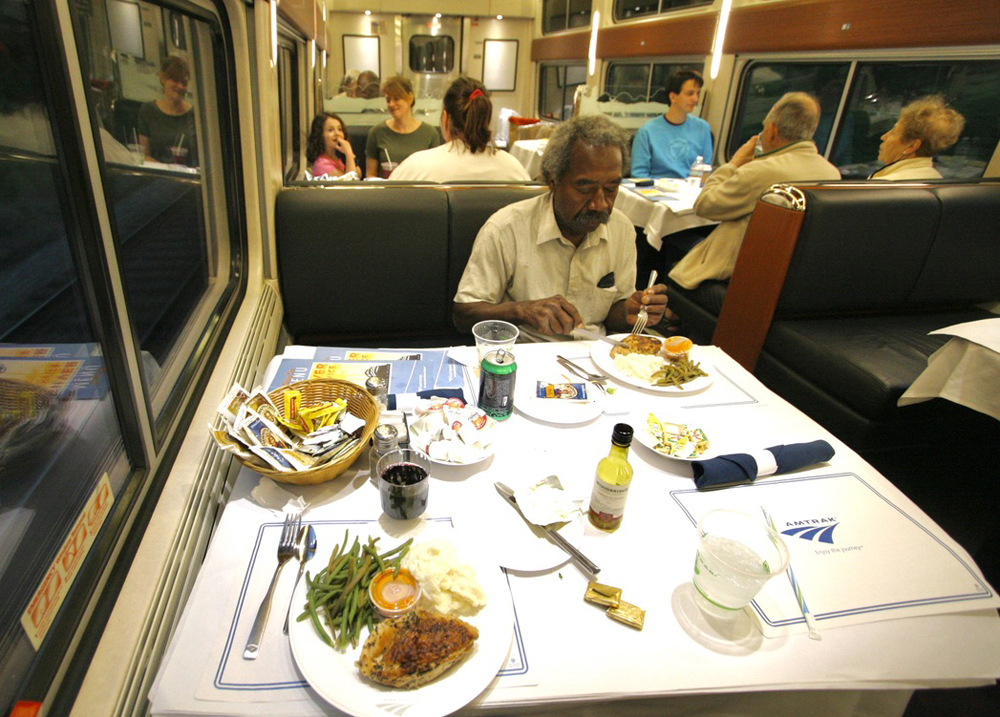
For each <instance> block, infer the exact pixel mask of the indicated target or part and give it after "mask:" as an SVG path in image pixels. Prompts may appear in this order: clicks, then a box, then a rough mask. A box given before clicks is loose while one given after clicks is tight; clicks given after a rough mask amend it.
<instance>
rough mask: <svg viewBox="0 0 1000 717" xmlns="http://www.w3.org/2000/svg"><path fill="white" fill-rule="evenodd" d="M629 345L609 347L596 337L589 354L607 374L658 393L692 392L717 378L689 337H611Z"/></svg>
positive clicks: (645, 335) (643, 335) (684, 393)
mask: <svg viewBox="0 0 1000 717" xmlns="http://www.w3.org/2000/svg"><path fill="white" fill-rule="evenodd" d="M611 338H612V339H616V340H618V341H622V342H624V343H625V344H627V347H622V346H611V347H609V346H608V344H606V343H605V342H603V341H595V342H594V343H593V344H592V345H591V347H590V357H591V358H592V359H593V361H594V363H595V364H596V365H597V368H599V369H600V370H601V371H602V372H603V373H604V374H605V375H607V376H610V377H611V378H613V379H615V380H617V381H621V382H622V383H625V384H628V385H629V386H635V387H636V388H644V389H647V390H650V391H655V392H657V393H669V394H679V395H690V394H692V393H698V392H699V391H703V390H705V389H706V388H708V387H709V386H711V385H712V383H713V382H714V381H715V378H714V377H713V376H712V372H711V367H710V366H709V365H708V364H706V363H705V362H704V361H701V360H699V358H698V353H699V352H698V347H697V346H695V345H694V344H692V343H691V340H690V339H686V338H684V337H682V336H671V337H669V338H667V339H661V338H659V337H657V336H650V335H648V334H616V335H614V336H612V337H611Z"/></svg>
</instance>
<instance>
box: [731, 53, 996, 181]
mask: <svg viewBox="0 0 1000 717" xmlns="http://www.w3.org/2000/svg"><path fill="white" fill-rule="evenodd" d="M852 65H853V74H852V75H851V78H852V79H851V86H850V88H849V91H848V93H847V97H848V99H847V102H846V103H845V104H843V105H842V103H841V100H842V97H843V96H844V88H845V84H846V82H847V77H848V73H849V71H850V70H851V69H852ZM795 91H803V92H810V93H812V94H813V95H815V96H816V97H817V98H818V99H819V101H820V106H821V108H822V115H821V117H820V122H819V127H818V128H817V130H816V136H815V140H816V146H817V147H818V148H819V150H820V152H823V153H825V154H826V156H827V157H828V158H829V159H830V161H831V162H832V163H833V164H835V165H836V166H837V168H838V169H840V171H841V174H842V175H843V176H844V177H845V178H848V179H863V178H865V177H868V176H869V175H871V173H872V172H874V171H875V170H876V169H878V168H879V167H881V166H882V165H881V163H880V162H879V161H878V148H879V144H880V143H881V137H882V135H883V134H884V133H885V132H887V131H888V130H889V129H891V128H892V126H893V125H894V124H895V122H896V118H897V117H898V116H899V112H900V110H901V109H902V108H903V106H904V105H906V104H908V103H909V102H911V101H912V100H914V99H916V98H918V97H923V96H925V95H929V94H942V95H944V97H945V99H946V101H947V102H948V104H949V105H951V106H952V107H953V108H954V109H955V110H956V111H958V112H959V113H961V114H962V115H963V116H964V117H965V120H966V124H965V130H964V132H963V134H962V137H961V138H960V139H959V141H958V143H957V144H956V145H955V146H954V147H952V148H951V149H949V150H946V151H945V152H943V153H942V154H941V155H939V156H938V157H936V158H935V166H936V168H937V170H938V171H939V172H940V173H941V174H942V176H944V177H946V178H947V177H965V178H971V177H981V176H982V175H983V172H984V171H985V169H986V165H987V164H988V163H989V161H990V158H991V157H992V155H993V152H994V150H995V149H996V146H997V143H998V141H1000V126H998V124H997V120H996V117H997V112H996V98H997V97H998V96H1000V62H998V61H996V60H964V61H955V60H948V61H940V62H929V61H917V62H901V61H895V62H889V61H886V62H871V61H857V62H853V63H849V62H826V63H820V62H794V63H772V62H766V63H765V62H754V63H751V64H750V65H748V67H747V69H746V71H745V73H744V76H743V82H742V86H741V89H740V101H739V106H738V107H737V110H736V118H737V119H736V122H735V123H734V127H735V129H734V131H733V132H732V134H731V135H730V137H729V142H728V144H727V150H728V155H727V156H732V154H733V152H735V151H736V149H737V148H738V147H739V146H740V145H741V144H743V143H744V142H745V141H746V140H747V139H748V138H750V137H751V136H753V135H754V134H756V133H757V132H759V131H760V127H761V122H762V121H763V119H764V116H765V115H766V114H767V112H768V110H769V109H770V108H771V105H773V104H774V103H775V102H776V101H777V100H778V98H780V97H781V96H782V95H783V94H784V93H786V92H795Z"/></svg>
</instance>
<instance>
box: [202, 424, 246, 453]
mask: <svg viewBox="0 0 1000 717" xmlns="http://www.w3.org/2000/svg"><path fill="white" fill-rule="evenodd" d="M208 430H209V431H211V433H212V438H214V439H215V443H216V445H218V446H219V448H220V449H222V450H223V451H226V452H227V453H233V454H235V455H237V456H239V457H240V458H244V459H249V458H250V456H251V455H252V454H251V453H250V446H248V445H247V444H246V443H244V442H243V441H242V440H240V439H239V438H238V437H237V436H234V435H233V434H232V433H230V432H229V431H226V430H219V429H217V428H215V426H213V425H212V424H211V423H209V424H208Z"/></svg>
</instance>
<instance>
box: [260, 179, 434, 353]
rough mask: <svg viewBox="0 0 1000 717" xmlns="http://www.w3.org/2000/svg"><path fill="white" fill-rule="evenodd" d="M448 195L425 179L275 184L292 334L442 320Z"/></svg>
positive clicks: (401, 328) (428, 327)
mask: <svg viewBox="0 0 1000 717" xmlns="http://www.w3.org/2000/svg"><path fill="white" fill-rule="evenodd" d="M447 202H448V199H447V196H446V195H445V194H444V193H443V192H441V191H438V190H436V189H433V188H430V187H391V186H384V185H383V186H358V187H350V186H345V187H338V188H335V189H327V188H321V187H316V188H301V189H300V188H295V189H286V190H283V191H282V192H281V193H279V195H278V199H277V203H276V217H275V226H276V234H277V238H278V241H277V247H278V273H279V281H280V285H281V293H282V297H283V299H284V307H285V325H286V327H287V328H288V330H289V332H290V333H291V334H292V336H294V337H306V336H317V335H374V334H386V333H392V332H398V333H412V332H419V331H423V332H425V333H436V332H437V333H440V332H441V331H444V330H449V329H450V327H451V316H450V312H449V311H448V310H447V307H448V297H446V292H447V287H448V225H447V222H446V221H445V218H446V217H447V216H448V206H447Z"/></svg>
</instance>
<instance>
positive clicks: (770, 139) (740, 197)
mask: <svg viewBox="0 0 1000 717" xmlns="http://www.w3.org/2000/svg"><path fill="white" fill-rule="evenodd" d="M819 115H820V111H819V102H817V101H816V98H814V97H813V96H812V95H808V94H806V93H805V92H789V93H788V94H786V95H785V96H784V97H782V98H781V99H779V100H778V101H777V102H776V103H775V104H774V106H773V107H772V108H771V110H770V111H769V112H768V113H767V116H766V117H765V118H764V129H763V130H762V131H761V133H760V135H754V136H753V137H751V138H750V139H748V140H747V141H746V143H745V144H744V145H743V146H742V147H740V148H739V149H738V150H736V153H735V154H733V156H732V159H730V160H729V161H728V162H727V163H726V164H724V165H722V166H721V167H719V168H718V169H717V170H715V171H714V172H712V174H711V175H710V176H709V178H708V180H707V181H706V182H705V187H704V188H703V189H702V190H701V194H699V195H698V199H697V200H696V201H695V203H694V211H695V214H697V215H698V216H700V217H705V218H706V219H714V220H717V221H720V222H721V224H719V226H717V227H716V228H715V229H714V230H713V231H712V233H711V234H709V235H708V238H706V239H705V240H704V241H703V242H701V243H700V244H698V245H697V246H695V247H694V248H693V249H691V251H689V252H688V253H687V254H686V255H685V256H684V258H683V259H681V260H680V261H679V262H677V264H676V265H675V266H674V268H673V269H672V270H671V272H670V274H669V276H670V278H671V279H672V280H674V281H676V282H677V283H678V284H680V285H681V286H683V287H684V288H685V289H695V288H697V287H698V286H699V285H700V284H701V282H703V281H707V280H709V279H719V280H723V279H728V278H729V277H731V276H732V275H733V267H735V266H736V257H737V256H738V255H739V253H740V247H741V246H742V245H743V235H744V234H745V233H746V230H747V225H748V224H749V223H750V216H751V215H752V214H753V210H754V207H756V206H757V200H758V199H759V198H760V195H761V194H763V193H764V192H765V191H766V190H767V188H768V187H770V186H771V185H772V184H776V183H778V182H804V181H809V180H818V181H825V180H835V179H840V171H839V170H838V169H837V168H836V167H834V166H833V165H832V164H830V163H829V162H827V161H826V160H825V159H824V158H823V156H822V155H821V154H820V153H819V152H817V151H816V145H815V144H814V143H813V141H812V137H813V134H814V133H815V132H816V125H817V124H819ZM758 136H759V138H760V142H761V146H762V147H763V149H764V152H763V154H761V155H759V156H756V157H755V156H754V146H755V145H756V143H757V139H758Z"/></svg>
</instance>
